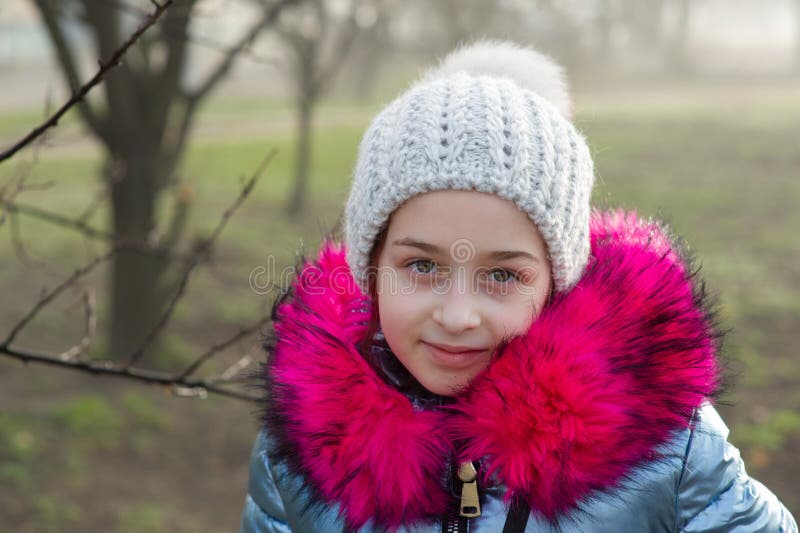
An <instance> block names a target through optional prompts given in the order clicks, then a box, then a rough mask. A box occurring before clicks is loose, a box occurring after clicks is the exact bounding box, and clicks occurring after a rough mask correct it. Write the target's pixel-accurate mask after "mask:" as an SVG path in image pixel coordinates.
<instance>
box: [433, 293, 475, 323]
mask: <svg viewBox="0 0 800 533" xmlns="http://www.w3.org/2000/svg"><path fill="white" fill-rule="evenodd" d="M468 290H469V289H465V288H463V287H451V288H450V290H448V291H447V292H446V293H445V294H442V295H441V296H440V301H439V303H438V305H437V306H436V307H435V308H434V310H433V321H434V322H436V323H437V324H438V325H439V326H440V327H441V328H442V329H444V330H446V331H448V332H449V333H461V332H462V331H465V330H468V329H474V328H476V327H478V326H479V325H480V324H481V312H480V309H479V308H478V302H477V301H476V299H475V298H474V297H473V296H474V295H472V294H470V293H469V292H468Z"/></svg>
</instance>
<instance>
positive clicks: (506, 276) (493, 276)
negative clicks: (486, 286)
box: [489, 268, 518, 283]
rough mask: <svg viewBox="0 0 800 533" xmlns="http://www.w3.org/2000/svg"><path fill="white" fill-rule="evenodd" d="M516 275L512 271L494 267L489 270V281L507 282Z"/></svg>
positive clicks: (514, 278)
mask: <svg viewBox="0 0 800 533" xmlns="http://www.w3.org/2000/svg"><path fill="white" fill-rule="evenodd" d="M517 277H518V276H517V275H516V274H515V273H514V272H512V271H511V270H506V269H504V268H496V269H494V270H492V271H491V272H489V279H490V281H496V282H498V283H509V282H510V281H514V280H516V279H517Z"/></svg>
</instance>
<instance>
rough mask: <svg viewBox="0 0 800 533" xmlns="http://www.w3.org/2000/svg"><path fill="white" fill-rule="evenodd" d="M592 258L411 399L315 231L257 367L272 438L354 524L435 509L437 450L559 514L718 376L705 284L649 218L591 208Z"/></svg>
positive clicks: (393, 521)
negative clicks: (385, 367)
mask: <svg viewBox="0 0 800 533" xmlns="http://www.w3.org/2000/svg"><path fill="white" fill-rule="evenodd" d="M590 230H591V246H592V258H591V260H590V262H589V265H588V266H587V268H586V271H585V273H584V275H583V277H582V278H581V280H580V282H579V283H578V284H577V285H576V286H575V287H574V288H573V289H572V290H571V291H570V292H568V293H566V294H562V295H559V296H556V297H555V298H554V300H553V302H552V303H551V304H550V305H549V306H548V307H547V308H546V309H545V310H544V311H543V312H542V314H541V315H540V316H539V318H538V319H537V320H536V321H535V322H534V323H533V324H532V325H531V327H530V329H529V330H528V331H527V333H525V334H524V335H521V336H518V337H515V338H514V339H512V340H511V341H510V342H508V343H506V344H504V345H502V346H500V347H498V349H497V351H496V354H495V355H496V356H495V358H494V359H493V361H492V363H491V364H490V366H489V367H488V368H487V369H486V370H485V371H484V372H483V373H481V374H480V375H479V376H478V377H476V378H475V379H474V380H473V382H472V383H471V384H470V385H469V387H468V388H467V389H466V390H464V391H463V392H462V393H461V394H459V396H458V397H457V398H456V399H455V401H454V402H453V403H452V404H451V405H447V406H446V407H445V408H443V409H437V410H419V409H415V408H414V405H413V404H412V402H411V401H410V400H409V399H408V398H407V397H406V396H404V395H403V394H402V393H401V392H399V391H398V390H396V389H395V388H393V387H392V386H390V385H389V384H387V383H386V382H385V381H384V380H383V379H382V378H381V376H380V375H378V373H376V372H375V370H374V369H373V368H372V367H371V366H370V365H369V364H368V363H367V362H366V361H365V359H364V358H363V357H362V356H361V355H360V354H359V352H358V351H357V349H356V345H357V344H358V343H359V342H360V341H361V340H362V339H363V338H364V336H365V335H366V323H367V320H368V319H369V316H370V310H369V301H368V299H367V298H366V297H365V296H364V295H363V293H361V291H360V290H359V289H358V288H357V285H356V284H355V282H354V280H353V278H352V275H351V273H350V271H349V269H348V267H347V263H346V261H345V251H344V249H343V248H342V247H340V246H338V245H336V244H333V243H330V242H327V243H325V244H324V245H323V247H322V249H321V251H320V254H319V257H318V258H317V259H316V261H313V262H312V261H310V262H307V263H306V264H305V265H304V267H303V268H302V270H301V271H300V274H299V275H298V277H297V279H296V280H295V281H294V283H293V286H292V290H291V291H290V292H289V293H287V294H286V295H284V297H282V298H281V299H280V300H279V301H278V302H276V307H275V314H274V335H273V338H272V339H271V340H270V341H268V343H267V344H268V349H269V351H270V352H271V356H270V359H269V361H268V363H267V366H266V369H265V374H266V378H267V406H266V415H265V424H266V425H267V428H268V430H269V432H270V434H271V436H272V437H273V442H274V446H273V449H272V453H273V454H274V455H275V456H276V458H278V459H283V460H286V461H287V462H288V464H289V465H290V467H291V468H292V469H293V470H294V471H295V472H296V473H299V474H301V475H303V476H304V477H305V478H306V480H307V482H308V485H309V488H310V489H311V490H312V491H313V492H314V493H315V496H316V499H317V500H319V501H324V502H328V503H338V504H339V508H340V512H341V513H342V515H343V517H344V518H345V520H346V521H347V522H348V524H349V525H350V526H352V527H356V528H357V527H360V526H362V525H363V524H365V523H366V522H367V521H368V520H370V519H372V520H373V521H374V522H375V523H376V524H377V525H379V526H385V527H389V528H393V527H396V526H398V525H400V524H402V523H408V522H413V521H416V520H422V519H426V518H432V517H435V516H439V515H441V514H443V513H444V512H445V510H446V509H447V506H448V502H449V495H448V493H447V492H446V490H445V488H444V485H443V483H442V480H443V478H444V476H445V475H446V474H445V471H446V463H447V459H448V457H451V456H455V458H456V459H457V460H459V461H462V460H475V459H478V458H481V459H482V464H483V465H484V469H483V471H482V473H481V476H482V477H483V480H484V481H485V482H486V481H489V480H490V478H491V479H495V480H497V481H499V482H501V483H502V484H504V485H505V486H506V487H507V498H508V499H509V500H510V499H512V498H522V499H524V500H525V501H527V502H528V503H529V505H530V507H531V509H532V510H533V511H534V512H537V513H539V514H541V515H543V516H544V517H546V518H547V519H549V520H552V521H555V520H556V519H557V518H558V517H559V516H560V515H562V514H564V513H569V512H572V511H575V510H577V509H579V508H580V506H581V504H582V503H583V502H585V501H586V499H587V498H588V497H589V496H591V494H592V493H593V492H595V491H604V490H611V489H613V488H615V487H618V486H619V484H620V483H621V481H622V480H623V479H624V478H625V476H626V475H627V474H629V473H630V471H631V469H632V468H634V467H636V466H637V465H640V464H642V463H644V462H647V461H652V460H656V459H658V458H659V457H658V454H657V453H656V450H657V449H658V447H659V446H661V445H663V444H665V443H666V442H667V441H668V439H669V438H670V437H671V435H672V433H673V432H674V431H675V430H677V429H679V428H684V427H687V426H688V424H689V420H690V418H691V414H692V411H693V410H694V409H695V408H696V407H698V406H699V405H700V404H701V403H702V402H703V401H704V400H705V399H706V398H707V397H709V396H712V395H715V394H716V393H717V392H718V388H719V365H718V363H717V360H716V356H715V353H716V347H717V343H718V340H719V334H718V333H717V332H716V328H715V325H714V321H713V316H712V314H711V313H710V311H709V310H708V309H707V304H706V302H705V293H704V291H703V289H702V284H701V283H697V280H696V276H695V274H696V272H694V273H693V272H691V271H690V269H689V266H688V264H687V262H686V261H685V260H683V259H682V258H681V257H680V255H679V251H678V250H677V249H676V248H675V247H674V246H673V244H672V243H671V241H670V239H669V238H668V236H667V234H666V232H665V231H664V230H663V228H662V227H661V226H659V225H658V224H656V223H654V222H651V221H643V220H640V219H639V218H637V216H636V215H635V214H634V213H623V212H613V213H599V212H598V213H594V214H593V217H592V220H591V225H590Z"/></svg>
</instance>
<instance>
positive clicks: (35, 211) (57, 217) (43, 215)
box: [3, 200, 114, 240]
mask: <svg viewBox="0 0 800 533" xmlns="http://www.w3.org/2000/svg"><path fill="white" fill-rule="evenodd" d="M3 207H4V208H5V209H6V210H7V211H8V212H9V213H22V214H25V215H29V216H32V217H35V218H38V219H41V220H45V221H47V222H52V223H53V224H57V225H59V226H64V227H67V228H71V229H74V230H77V231H79V232H81V233H83V234H84V235H86V236H87V237H90V238H92V239H103V240H112V239H113V238H114V235H113V234H112V233H111V232H109V231H104V230H100V229H97V228H93V227H92V226H90V225H88V224H87V223H86V222H84V221H82V220H80V219H78V220H73V219H71V218H67V217H65V216H64V215H61V214H58V213H54V212H52V211H48V210H46V209H42V208H40V207H36V206H33V205H26V204H20V203H14V202H11V201H8V200H3Z"/></svg>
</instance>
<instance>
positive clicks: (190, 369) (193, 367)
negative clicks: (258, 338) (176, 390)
mask: <svg viewBox="0 0 800 533" xmlns="http://www.w3.org/2000/svg"><path fill="white" fill-rule="evenodd" d="M269 320H270V317H269V316H265V317H263V318H261V320H259V321H258V322H256V323H255V324H253V325H251V326H248V327H246V328H242V329H240V330H239V331H237V332H236V334H235V335H233V336H232V337H230V338H229V339H227V340H225V341H222V342H220V343H218V344H215V345H213V346H212V347H211V348H209V349H208V350H206V351H205V352H204V353H203V354H202V355H200V356H199V357H198V358H197V359H195V360H194V361H193V362H192V363H191V364H190V365H189V366H187V367H186V369H184V371H183V372H181V373H180V374H177V376H178V379H183V378H186V377H188V376H190V375H192V374H194V373H195V371H197V369H198V368H200V366H201V365H202V364H203V363H205V362H206V361H208V360H209V359H211V358H212V357H213V356H214V355H215V354H216V353H217V352H220V351H221V350H224V349H225V348H227V347H228V346H231V345H232V344H234V343H236V342H238V341H240V340H241V339H243V338H244V337H246V336H248V335H250V334H252V333H254V332H255V331H256V330H258V329H259V328H261V326H263V325H264V324H266V323H267V322H269ZM234 366H236V365H234ZM234 373H235V372H234ZM221 377H222V379H223V380H228V379H230V378H231V377H233V374H231V373H230V369H228V370H226V371H225V372H223V374H222V376H221Z"/></svg>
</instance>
